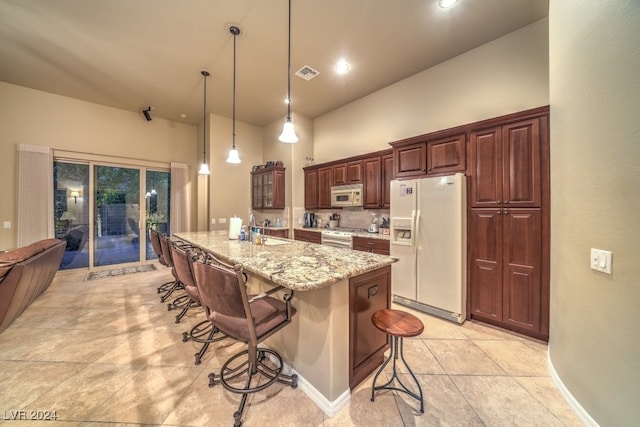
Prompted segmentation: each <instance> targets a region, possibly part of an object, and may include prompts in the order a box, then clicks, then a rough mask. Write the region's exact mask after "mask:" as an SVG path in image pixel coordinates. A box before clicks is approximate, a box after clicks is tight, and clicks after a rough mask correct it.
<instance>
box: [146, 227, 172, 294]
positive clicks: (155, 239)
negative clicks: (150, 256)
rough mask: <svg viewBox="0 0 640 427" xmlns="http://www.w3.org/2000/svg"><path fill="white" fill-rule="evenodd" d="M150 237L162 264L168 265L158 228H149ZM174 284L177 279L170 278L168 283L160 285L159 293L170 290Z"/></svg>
mask: <svg viewBox="0 0 640 427" xmlns="http://www.w3.org/2000/svg"><path fill="white" fill-rule="evenodd" d="M149 238H150V240H151V247H152V248H153V252H155V253H156V256H157V257H158V262H159V263H160V264H161V265H164V266H165V267H167V262H166V261H165V259H164V256H163V255H162V244H161V243H160V233H158V232H157V231H156V230H149ZM174 284H175V280H170V281H168V282H167V283H163V284H162V285H160V286H159V287H158V293H162V292H165V293H166V292H168V291H169V289H171V288H172V287H173V286H174Z"/></svg>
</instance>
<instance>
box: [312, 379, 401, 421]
mask: <svg viewBox="0 0 640 427" xmlns="http://www.w3.org/2000/svg"><path fill="white" fill-rule="evenodd" d="M381 380H383V381H385V382H386V381H387V380H388V378H387V377H386V375H384V374H382V375H381V377H380V378H379V379H378V381H381ZM372 382H373V374H371V375H369V376H368V377H367V378H366V379H365V380H364V381H363V382H362V383H360V384H359V385H358V386H357V387H356V388H355V389H354V390H352V391H351V400H350V401H349V403H347V405H345V407H344V408H342V410H341V411H340V412H338V414H336V415H335V416H334V417H333V418H328V417H327V416H326V415H325V418H324V424H323V425H324V427H333V426H335V427H342V426H389V427H392V426H402V425H403V423H402V419H401V418H400V412H399V411H398V406H397V404H396V402H395V398H394V395H393V392H391V391H380V392H378V393H376V396H375V402H372V401H371V384H372Z"/></svg>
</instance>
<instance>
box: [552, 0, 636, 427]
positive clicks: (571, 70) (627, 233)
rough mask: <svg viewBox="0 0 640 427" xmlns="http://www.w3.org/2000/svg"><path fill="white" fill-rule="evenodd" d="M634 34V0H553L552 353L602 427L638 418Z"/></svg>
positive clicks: (564, 379) (569, 384) (568, 385)
mask: <svg viewBox="0 0 640 427" xmlns="http://www.w3.org/2000/svg"><path fill="white" fill-rule="evenodd" d="M639 29H640V3H638V1H637V0H620V1H617V2H602V1H600V0H563V1H558V0H552V1H551V6H550V12H549V34H550V37H549V39H550V98H551V195H552V199H551V206H552V211H551V220H552V221H551V339H550V344H549V354H550V359H551V363H552V364H553V367H554V368H555V370H556V372H557V374H558V376H559V377H560V380H561V381H562V383H563V384H564V386H565V387H566V388H567V389H568V390H569V392H570V393H571V394H572V395H573V397H574V398H575V399H576V400H577V401H578V402H579V404H580V405H581V406H582V407H583V408H584V409H585V410H586V412H587V413H588V414H589V415H590V416H591V417H592V418H593V419H594V420H595V421H596V422H597V423H598V424H600V425H602V426H622V425H628V426H630V425H637V424H638V421H639V420H640V326H639V320H640V316H639V315H638V307H639V306H640V286H639V278H640V263H639V262H638V258H637V257H638V255H639V254H640V239H639V238H638V237H639V236H640V220H639V219H638V212H640V190H639V189H638V185H639V184H640V167H639V165H640V54H639V53H640V50H639V48H638V46H640V30H639ZM590 248H598V249H604V250H609V251H613V264H612V265H613V274H612V275H606V274H603V273H598V272H595V271H593V270H591V269H590V267H589V252H590Z"/></svg>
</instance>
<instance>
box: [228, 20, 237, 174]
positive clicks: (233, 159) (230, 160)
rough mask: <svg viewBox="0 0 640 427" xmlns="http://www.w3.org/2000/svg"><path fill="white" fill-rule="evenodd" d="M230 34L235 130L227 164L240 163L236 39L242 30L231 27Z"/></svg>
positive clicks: (232, 134) (232, 132)
mask: <svg viewBox="0 0 640 427" xmlns="http://www.w3.org/2000/svg"><path fill="white" fill-rule="evenodd" d="M229 32H230V33H231V34H233V130H232V131H231V138H232V139H231V141H232V144H233V145H232V146H231V151H229V157H227V163H240V156H238V150H236V37H237V36H238V34H240V28H238V27H236V26H231V28H229Z"/></svg>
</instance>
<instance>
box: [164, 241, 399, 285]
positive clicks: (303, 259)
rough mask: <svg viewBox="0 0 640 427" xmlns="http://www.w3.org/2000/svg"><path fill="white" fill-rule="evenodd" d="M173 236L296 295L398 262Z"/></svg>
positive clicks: (309, 247)
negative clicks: (293, 291)
mask: <svg viewBox="0 0 640 427" xmlns="http://www.w3.org/2000/svg"><path fill="white" fill-rule="evenodd" d="M173 236H174V237H176V238H178V239H181V240H184V241H186V242H189V243H191V244H193V245H195V246H197V247H199V248H201V249H203V250H205V251H209V252H211V253H212V254H213V255H215V256H216V257H218V258H220V259H221V260H222V261H225V262H227V263H230V264H240V265H241V266H242V267H243V268H244V270H245V271H247V272H250V273H253V274H256V275H258V276H261V277H263V278H264V279H267V280H269V281H271V282H273V283H275V284H277V285H282V286H284V287H286V288H289V289H293V290H295V291H310V290H314V289H318V288H322V287H324V286H328V285H331V284H333V283H336V282H338V281H340V280H343V279H348V278H350V277H354V276H359V275H361V274H363V273H366V272H368V271H372V270H376V269H378V268H381V267H384V266H386V265H390V264H393V263H394V262H396V261H397V258H393V257H390V256H385V255H376V254H372V253H369V252H361V251H354V250H351V249H343V248H334V247H331V246H326V245H318V244H315V243H306V242H300V241H295V240H288V239H280V238H275V237H269V238H268V239H267V244H266V245H254V244H253V243H251V242H248V241H240V240H230V239H229V238H228V235H227V234H226V233H225V234H220V233H215V232H208V231H207V232H185V233H175V234H174V235H173ZM269 241H271V242H272V243H276V244H269Z"/></svg>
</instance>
